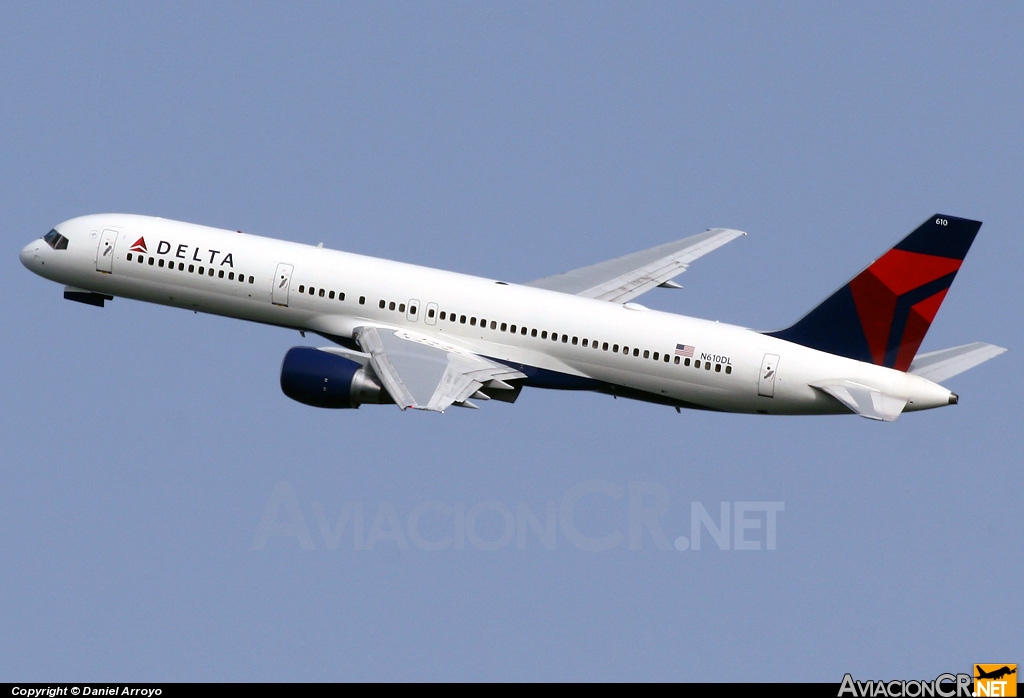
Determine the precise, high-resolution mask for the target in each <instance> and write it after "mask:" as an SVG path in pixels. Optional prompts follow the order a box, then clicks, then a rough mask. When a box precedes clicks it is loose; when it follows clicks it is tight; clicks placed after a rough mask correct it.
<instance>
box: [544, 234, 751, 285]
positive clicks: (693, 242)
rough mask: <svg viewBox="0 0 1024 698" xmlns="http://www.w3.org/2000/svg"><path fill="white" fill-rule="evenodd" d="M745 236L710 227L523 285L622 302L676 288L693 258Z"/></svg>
mask: <svg viewBox="0 0 1024 698" xmlns="http://www.w3.org/2000/svg"><path fill="white" fill-rule="evenodd" d="M742 235H746V233H744V232H742V231H739V230H730V229H728V228H713V229H711V230H708V231H705V232H703V233H699V234H697V235H691V236H690V237H687V238H683V239H682V240H676V241H674V242H669V243H666V244H664V245H659V246H657V247H652V248H650V249H647V250H641V251H639V252H633V253H632V254H628V255H625V256H623V257H617V258H616V259H610V260H608V261H605V262H599V263H598V264H593V265H591V266H589V267H582V268H580V269H574V270H572V271H567V272H564V273H562V274H555V275H554V276H547V277H544V278H543V279H537V280H535V281H530V282H529V283H527V284H525V285H526V286H533V287H534V288H543V289H547V290H549V291H559V292H561V293H569V294H572V295H576V296H583V297H585V298H596V299H598V300H604V301H610V302H613V303H625V302H627V301H630V300H632V299H633V298H636V297H637V296H639V295H641V294H643V293H646V292H647V291H649V290H651V289H652V288H654V287H655V286H662V285H664V286H666V287H668V288H679V285H678V284H672V283H670V282H671V279H672V278H674V277H676V276H678V275H679V274H682V273H683V272H684V271H686V268H687V267H688V266H689V264H690V263H691V262H693V261H694V260H696V259H698V258H700V257H703V256H704V255H706V254H707V253H708V252H712V251H713V250H716V249H718V248H719V247H721V246H722V245H724V244H726V243H727V242H730V241H732V240H735V239H736V238H738V237H740V236H742Z"/></svg>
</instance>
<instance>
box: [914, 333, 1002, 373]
mask: <svg viewBox="0 0 1024 698" xmlns="http://www.w3.org/2000/svg"><path fill="white" fill-rule="evenodd" d="M1005 351H1006V349H1004V348H1003V347H997V346H996V345H994V344H986V343H985V342H972V343H971V344H964V345H962V346H959V347H950V348H949V349H939V350H938V351H929V352H925V353H924V354H918V355H917V356H916V357H914V362H913V363H912V364H910V373H913V374H914V375H918V376H921V377H922V378H927V379H928V380H930V381H932V382H933V383H941V382H942V381H944V380H946V379H947V378H952V377H953V376H955V375H957V374H959V373H963V372H964V371H967V370H970V369H972V368H974V367H975V366H977V365H978V364H983V363H985V362H986V361H988V360H989V359H994V358H995V357H997V356H999V355H1000V354H1002V353H1003V352H1005Z"/></svg>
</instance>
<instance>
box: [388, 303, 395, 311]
mask: <svg viewBox="0 0 1024 698" xmlns="http://www.w3.org/2000/svg"><path fill="white" fill-rule="evenodd" d="M394 309H395V302H394V301H391V302H390V303H388V310H394Z"/></svg>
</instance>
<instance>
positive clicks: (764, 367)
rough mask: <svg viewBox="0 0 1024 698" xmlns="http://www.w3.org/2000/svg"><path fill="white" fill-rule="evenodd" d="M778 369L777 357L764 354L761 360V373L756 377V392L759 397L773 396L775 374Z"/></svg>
mask: <svg viewBox="0 0 1024 698" xmlns="http://www.w3.org/2000/svg"><path fill="white" fill-rule="evenodd" d="M778 371H779V357H778V356H777V355H775V354H765V355H764V359H763V360H762V361H761V374H760V375H759V376H758V377H757V394H758V395H760V396H761V397H775V374H776V373H778Z"/></svg>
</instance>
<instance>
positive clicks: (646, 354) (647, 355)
mask: <svg viewBox="0 0 1024 698" xmlns="http://www.w3.org/2000/svg"><path fill="white" fill-rule="evenodd" d="M633 356H636V351H635V350H634V351H633ZM644 358H645V359H649V358H651V352H650V351H648V350H647V349H644Z"/></svg>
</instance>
